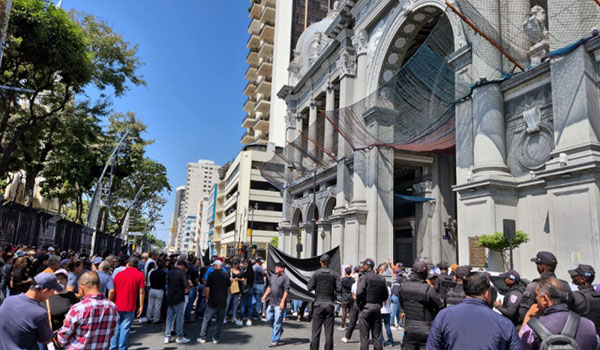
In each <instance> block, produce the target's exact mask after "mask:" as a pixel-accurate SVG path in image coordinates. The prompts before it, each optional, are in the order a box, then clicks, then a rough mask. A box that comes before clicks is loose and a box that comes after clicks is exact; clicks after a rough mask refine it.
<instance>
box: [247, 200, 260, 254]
mask: <svg viewBox="0 0 600 350" xmlns="http://www.w3.org/2000/svg"><path fill="white" fill-rule="evenodd" d="M250 209H251V210H252V222H251V223H250V247H249V251H250V254H249V255H250V256H248V257H251V256H252V249H254V247H253V246H252V236H254V211H255V210H258V202H256V203H254V206H253V207H251V208H250Z"/></svg>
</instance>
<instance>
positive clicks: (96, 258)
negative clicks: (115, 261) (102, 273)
mask: <svg viewBox="0 0 600 350" xmlns="http://www.w3.org/2000/svg"><path fill="white" fill-rule="evenodd" d="M101 262H102V257H101V256H97V257H95V258H94V261H92V265H98V264H100V263H101Z"/></svg>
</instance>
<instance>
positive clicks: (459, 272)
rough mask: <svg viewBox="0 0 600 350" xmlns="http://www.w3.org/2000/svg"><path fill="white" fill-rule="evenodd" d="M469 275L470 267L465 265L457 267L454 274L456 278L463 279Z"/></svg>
mask: <svg viewBox="0 0 600 350" xmlns="http://www.w3.org/2000/svg"><path fill="white" fill-rule="evenodd" d="M469 273H471V266H467V265H462V266H459V267H458V268H457V269H456V271H455V272H454V274H455V275H456V277H457V278H464V277H465V276H466V275H468V274H469Z"/></svg>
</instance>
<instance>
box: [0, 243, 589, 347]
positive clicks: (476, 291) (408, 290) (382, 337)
mask: <svg viewBox="0 0 600 350" xmlns="http://www.w3.org/2000/svg"><path fill="white" fill-rule="evenodd" d="M320 261H321V269H319V270H317V271H316V272H315V273H313V274H312V276H311V277H310V280H309V281H308V284H307V286H306V289H307V291H308V292H314V295H315V298H314V300H312V301H307V300H292V297H291V295H293V294H290V279H289V278H288V275H287V274H286V265H285V263H283V262H278V263H277V264H276V266H275V267H274V273H273V274H272V275H271V276H267V273H266V270H265V269H266V267H265V263H264V261H263V260H262V259H261V258H260V257H255V258H251V259H244V258H242V257H238V256H233V257H229V258H223V257H219V256H212V257H211V258H210V261H208V262H204V261H203V260H202V259H199V258H197V257H195V256H194V255H185V254H182V255H166V254H161V253H159V252H150V253H143V254H141V255H133V256H126V255H123V254H121V255H119V256H116V255H113V254H109V253H106V254H103V255H102V256H89V255H87V254H85V252H73V251H63V252H57V251H56V250H55V249H54V248H53V247H47V248H46V249H35V250H33V249H28V248H27V247H24V246H22V247H7V248H6V249H2V248H0V304H1V306H0V349H9V350H12V349H32V350H33V349H40V350H43V349H50V350H52V349H68V350H71V349H73V350H74V349H78V350H81V349H111V350H119V349H127V347H128V337H129V335H130V334H132V333H134V332H135V330H134V329H132V325H133V323H134V322H140V323H151V324H157V323H162V322H165V324H164V331H165V334H164V335H165V338H164V342H165V344H169V343H171V342H175V343H178V344H187V343H190V342H191V340H190V339H188V338H187V337H186V333H185V331H184V325H185V324H186V323H193V322H197V321H200V322H201V324H200V332H199V334H198V338H197V339H196V342H197V343H199V344H204V343H206V342H207V341H208V339H209V333H210V334H211V336H210V339H211V340H212V342H213V343H215V344H216V343H219V342H220V340H221V337H222V332H223V326H224V325H225V324H227V323H228V322H230V323H231V325H232V326H234V327H243V326H245V327H251V326H253V322H256V321H257V320H263V321H267V322H268V324H269V325H270V326H271V327H272V330H271V341H270V346H271V347H275V346H278V345H280V344H281V339H282V335H283V332H284V329H283V326H284V321H288V320H289V319H290V318H291V317H296V319H297V320H298V321H300V320H302V319H308V320H310V321H311V323H312V324H311V326H312V327H311V328H312V336H311V340H310V348H311V350H316V349H319V347H320V338H321V336H322V335H323V337H324V348H325V349H326V350H332V349H333V346H334V339H333V330H334V324H335V317H336V316H338V315H339V316H340V318H341V319H340V326H339V329H340V330H343V331H344V337H343V338H341V341H342V342H344V343H348V342H349V341H350V339H351V338H352V335H353V333H354V330H355V328H356V327H357V326H358V329H359V339H360V340H359V343H360V349H361V350H366V349H368V348H369V346H370V345H372V346H373V347H374V349H382V348H383V347H385V346H390V347H391V346H394V345H400V344H399V343H398V342H395V341H394V332H393V330H396V331H400V332H401V334H402V344H401V346H402V349H407V350H411V349H512V350H514V349H527V350H528V349H546V348H550V346H552V345H557V344H558V345H560V346H562V347H561V348H562V349H571V348H572V349H581V350H596V349H597V348H598V346H599V345H598V344H599V338H598V334H600V293H599V292H598V291H597V290H596V288H595V287H594V286H593V285H592V283H593V281H594V278H595V271H594V269H593V267H592V266H589V265H579V266H578V267H577V268H576V269H573V270H569V274H570V276H571V281H570V283H569V282H566V281H563V280H560V279H558V278H557V277H556V275H555V274H554V271H555V269H556V266H557V264H558V262H557V260H556V257H555V256H554V255H553V254H552V253H550V252H539V253H538V254H537V256H536V257H535V258H533V259H532V263H534V264H535V265H536V266H537V270H538V272H539V274H540V277H539V278H537V279H535V280H534V281H533V282H531V283H529V284H526V283H524V280H523V281H522V280H521V277H520V275H519V273H518V272H517V271H514V270H509V271H507V272H506V273H504V274H501V275H500V276H497V277H495V278H496V281H497V280H501V281H502V283H503V288H497V287H498V286H497V285H496V286H495V285H494V283H492V276H491V275H490V274H489V273H487V272H482V271H473V270H472V269H471V268H470V267H469V266H457V265H452V266H449V264H447V263H445V262H441V263H439V264H437V265H436V266H433V265H431V264H428V263H427V262H425V261H424V260H423V259H419V260H417V261H415V262H414V264H412V266H411V267H410V269H409V268H405V267H404V266H403V265H402V264H401V263H397V264H393V263H392V262H391V261H388V262H385V263H380V264H378V265H376V264H375V262H374V261H373V260H372V259H365V260H364V261H362V262H360V264H358V265H357V266H351V265H349V266H342V270H341V272H342V274H341V275H340V274H339V272H338V271H335V270H333V269H330V268H329V266H330V257H329V256H327V255H326V254H325V255H322V256H321V259H320ZM498 289H500V290H501V292H502V293H503V298H498V296H497V294H498ZM136 320H137V321H136ZM212 328H214V329H212ZM322 330H324V332H322Z"/></svg>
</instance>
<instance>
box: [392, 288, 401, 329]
mask: <svg viewBox="0 0 600 350" xmlns="http://www.w3.org/2000/svg"><path fill="white" fill-rule="evenodd" d="M390 301H391V306H392V315H391V318H390V323H396V324H397V325H398V326H402V319H401V318H400V314H401V313H402V311H401V310H400V299H399V298H398V296H397V295H394V294H392V298H391V299H390ZM395 320H397V322H394V321H395Z"/></svg>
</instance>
